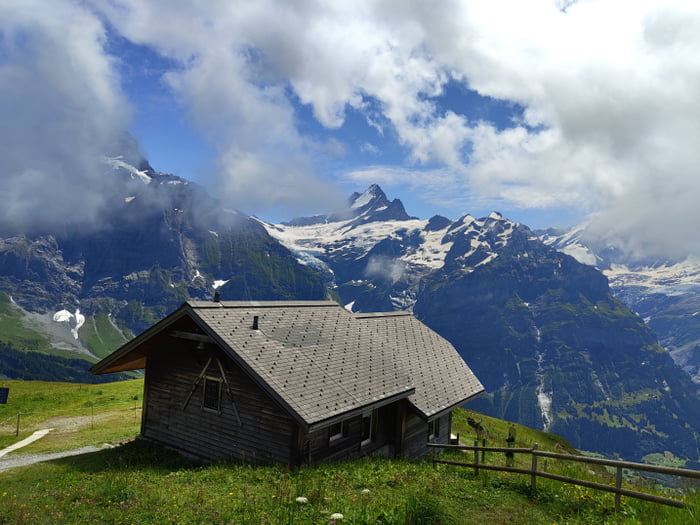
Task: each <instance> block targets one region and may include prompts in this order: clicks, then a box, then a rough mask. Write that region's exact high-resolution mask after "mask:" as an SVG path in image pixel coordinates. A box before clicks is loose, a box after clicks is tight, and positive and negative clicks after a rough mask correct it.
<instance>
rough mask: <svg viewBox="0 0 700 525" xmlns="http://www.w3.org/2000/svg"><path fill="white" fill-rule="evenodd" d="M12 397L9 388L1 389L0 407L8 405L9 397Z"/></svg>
mask: <svg viewBox="0 0 700 525" xmlns="http://www.w3.org/2000/svg"><path fill="white" fill-rule="evenodd" d="M9 395H10V389H9V388H7V387H2V388H0V405H5V404H7V396H9Z"/></svg>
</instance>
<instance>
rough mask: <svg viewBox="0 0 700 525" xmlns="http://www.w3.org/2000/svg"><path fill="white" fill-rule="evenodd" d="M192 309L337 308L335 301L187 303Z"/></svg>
mask: <svg viewBox="0 0 700 525" xmlns="http://www.w3.org/2000/svg"><path fill="white" fill-rule="evenodd" d="M187 304H188V305H189V306H190V307H192V308H279V307H282V306H284V307H294V308H302V307H312V306H315V307H337V308H342V306H341V305H340V304H338V303H336V302H335V301H330V300H329V301H322V300H321V301H187Z"/></svg>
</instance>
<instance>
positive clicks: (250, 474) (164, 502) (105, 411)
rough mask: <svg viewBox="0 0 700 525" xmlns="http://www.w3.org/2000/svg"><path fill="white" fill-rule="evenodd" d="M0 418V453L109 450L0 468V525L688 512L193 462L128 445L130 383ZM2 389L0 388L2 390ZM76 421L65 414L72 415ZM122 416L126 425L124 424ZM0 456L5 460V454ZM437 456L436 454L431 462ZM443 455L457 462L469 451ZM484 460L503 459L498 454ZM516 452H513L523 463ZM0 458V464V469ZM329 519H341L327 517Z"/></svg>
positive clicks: (594, 473)
mask: <svg viewBox="0 0 700 525" xmlns="http://www.w3.org/2000/svg"><path fill="white" fill-rule="evenodd" d="M10 383H11V384H10V385H9V386H10V389H11V390H10V399H9V401H8V404H7V405H0V420H3V419H5V416H6V415H7V416H8V417H11V416H12V414H16V412H17V411H19V410H21V411H23V412H26V413H27V416H26V419H25V417H24V416H23V417H22V420H21V421H22V424H25V422H26V429H21V431H20V436H19V437H16V436H15V435H14V431H15V428H14V427H13V426H12V423H13V422H12V420H10V421H9V422H6V423H5V424H3V425H2V426H0V433H1V435H0V447H4V446H7V445H8V444H10V443H13V442H15V441H17V440H19V439H21V438H22V437H26V436H27V435H29V434H30V433H31V432H32V431H33V430H35V429H37V428H49V427H54V428H55V430H54V431H52V432H51V433H49V434H48V435H47V436H46V437H45V438H42V439H40V440H39V441H37V442H35V443H32V444H31V445H29V446H27V447H26V448H24V449H21V450H18V451H16V452H13V453H11V455H20V454H34V453H40V452H48V451H58V450H67V449H71V448H78V447H81V446H84V445H85V444H92V445H98V446H99V445H101V444H103V443H111V444H113V445H116V446H115V447H114V448H108V449H103V450H100V451H99V452H94V453H89V454H84V455H80V456H73V457H69V458H63V459H57V460H53V461H50V462H46V463H38V464H34V465H29V466H25V467H18V468H15V469H11V470H8V471H5V472H0V524H2V523H8V524H10V523H12V524H20V523H26V524H36V523H66V524H68V523H70V524H73V523H110V524H131V523H133V524H161V523H179V524H255V525H259V524H280V525H281V524H285V525H289V524H300V525H301V524H331V523H336V524H341V523H346V524H355V525H358V524H363V525H365V524H402V525H403V524H411V525H436V524H443V525H447V524H453V525H460V524H479V525H492V524H493V525H503V524H546V525H552V524H557V525H563V524H573V525H582V524H622V525H628V524H629V525H631V524H647V523H648V524H678V525H686V524H691V523H698V515H697V514H696V511H695V510H694V508H693V507H690V508H686V509H672V508H668V507H663V506H659V505H656V504H651V503H645V502H639V501H636V500H632V499H628V498H623V505H622V510H621V512H620V513H619V514H616V513H615V512H614V500H613V496H612V495H611V494H604V493H598V492H595V491H592V490H589V489H585V488H581V487H578V486H574V485H568V484H562V483H558V482H554V481H548V480H544V479H539V480H538V489H537V491H536V492H535V493H532V492H531V491H530V487H529V477H528V476H523V475H519V474H508V473H504V472H487V471H483V470H482V471H481V472H480V473H479V474H478V475H475V474H474V472H473V470H471V469H467V468H463V467H456V466H447V465H438V466H434V465H433V464H432V462H431V461H429V460H423V461H413V462H412V461H403V460H386V459H362V460H357V461H352V462H337V463H324V464H319V465H311V466H304V467H300V468H288V467H286V466H263V467H253V466H249V465H240V464H229V463H217V464H206V465H205V464H200V463H197V462H193V461H190V460H187V459H184V458H183V457H181V456H179V455H178V454H176V453H173V452H170V451H167V450H164V449H162V448H160V447H158V446H156V445H153V444H150V443H147V442H144V441H141V440H133V438H134V437H135V436H136V435H137V434H138V427H139V424H140V400H141V388H142V385H143V383H142V381H140V380H134V381H124V382H119V383H110V384H105V385H71V384H62V383H55V384H50V383H34V382H27V383H25V384H21V382H10ZM4 386H8V385H4ZM76 414H77V415H76ZM135 416H136V417H135ZM467 418H471V419H473V420H477V421H480V422H481V423H482V424H483V426H484V427H485V428H486V429H487V431H488V438H487V439H488V441H487V444H488V445H494V446H505V437H506V436H507V433H508V429H509V427H510V426H511V425H510V423H507V422H504V421H499V420H495V419H492V418H488V417H485V416H482V415H480V414H476V413H474V412H471V411H467V410H459V411H457V413H456V414H455V418H454V419H455V421H454V426H455V429H454V430H455V431H457V432H460V435H461V439H462V441H463V442H465V443H471V442H473V440H474V439H475V437H476V435H475V433H474V430H473V428H472V427H471V426H469V425H468V423H467ZM516 428H517V440H516V443H515V445H516V446H517V447H531V446H532V443H533V442H535V441H536V442H537V443H538V444H539V448H540V449H544V450H555V451H558V452H570V451H572V450H571V448H570V447H569V445H568V444H567V443H566V442H565V441H563V440H561V439H560V438H558V437H556V436H553V435H550V434H545V433H542V432H537V431H534V430H531V429H527V428H525V427H521V426H517V425H516ZM7 457H9V456H7ZM443 457H445V456H443ZM450 457H451V458H452V459H457V460H460V459H461V460H465V461H471V458H472V457H473V453H461V452H454V453H451V454H450ZM484 459H485V460H486V462H487V463H492V464H501V465H502V464H504V458H503V455H502V454H500V453H487V454H486V457H485V458H484ZM529 461H530V457H529V456H525V455H522V456H520V455H516V465H520V466H523V467H524V468H527V465H528V463H529ZM1 462H2V459H0V464H1ZM546 468H547V469H548V470H549V471H552V472H561V473H563V474H567V475H574V476H577V477H587V478H588V479H595V480H596V481H598V482H603V483H610V484H614V478H613V477H612V475H611V474H610V473H608V472H607V471H605V470H604V469H598V468H595V467H593V468H592V467H590V466H580V465H576V464H573V465H572V466H571V465H570V466H566V465H560V464H558V463H557V462H556V461H554V460H552V461H550V463H549V464H548V465H547V466H546ZM341 515H342V517H341Z"/></svg>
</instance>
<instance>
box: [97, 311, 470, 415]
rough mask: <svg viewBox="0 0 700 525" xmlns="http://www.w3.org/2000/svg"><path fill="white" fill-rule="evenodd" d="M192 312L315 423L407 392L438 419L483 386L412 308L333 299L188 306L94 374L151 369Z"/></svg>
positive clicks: (284, 401) (272, 390)
mask: <svg viewBox="0 0 700 525" xmlns="http://www.w3.org/2000/svg"><path fill="white" fill-rule="evenodd" d="M184 316H188V317H189V318H190V319H192V321H194V323H195V324H196V325H197V326H198V327H199V328H200V329H201V330H202V332H203V333H204V334H206V335H207V336H208V337H210V338H211V339H212V340H213V341H214V342H216V343H217V344H218V346H219V347H220V348H222V350H223V351H224V352H225V353H226V354H227V355H228V356H229V357H230V358H231V359H233V361H234V362H236V363H237V364H238V365H239V366H241V367H242V368H243V369H244V370H245V371H246V372H247V373H248V374H249V375H250V376H251V377H252V378H253V379H254V380H255V381H256V382H257V383H258V384H259V385H260V386H261V387H262V388H263V389H264V390H266V391H267V392H268V393H269V394H270V395H271V396H272V397H273V398H274V399H276V400H277V401H278V402H279V403H280V404H281V405H282V406H284V407H285V408H286V409H287V410H288V411H289V412H290V414H291V415H292V416H293V417H294V418H295V419H297V420H298V421H299V422H300V423H302V424H303V425H304V426H306V427H307V428H314V427H319V426H324V425H325V424H329V423H330V422H332V421H334V420H337V419H339V418H340V417H344V416H345V415H347V414H349V413H353V412H356V411H358V410H367V409H369V408H373V407H378V406H382V405H385V404H388V403H390V402H392V401H394V400H397V399H400V398H407V399H408V401H409V402H410V403H411V404H412V405H413V406H414V407H415V408H416V410H417V411H418V412H419V414H421V415H422V417H424V418H425V419H431V418H432V417H434V416H437V415H440V414H442V413H444V412H446V411H448V410H451V409H452V408H454V407H456V406H459V405H461V404H462V403H464V402H466V401H467V400H468V399H470V398H472V397H474V396H476V395H478V394H480V393H481V392H483V387H482V385H481V383H480V382H479V380H478V379H477V378H476V377H475V376H474V374H473V373H472V371H471V370H470V369H469V367H468V366H467V365H466V363H465V362H464V361H463V360H462V358H461V357H460V356H459V354H458V353H457V351H456V350H455V349H454V347H453V346H452V345H451V344H450V343H449V342H448V341H447V340H445V339H444V338H442V337H441V336H439V335H438V334H437V333H435V332H434V331H432V330H431V329H429V328H428V327H427V326H425V325H424V324H423V323H421V322H420V321H418V320H417V319H415V318H414V317H413V316H412V315H411V314H409V313H405V312H390V313H381V314H351V313H350V312H348V311H347V310H345V309H344V308H343V307H342V306H340V305H338V304H337V303H335V302H332V301H304V302H286V301H285V302H281V301H280V302H188V303H185V304H183V305H182V306H181V307H180V309H178V310H177V311H176V312H174V313H173V314H171V315H170V316H168V317H166V318H165V319H164V320H163V321H161V322H160V323H157V324H156V325H154V326H153V327H151V328H150V329H149V330H147V331H146V332H144V333H143V334H141V335H140V336H138V337H137V338H135V339H134V340H132V341H131V342H129V343H127V344H126V345H124V346H123V347H122V348H120V349H119V350H117V351H116V352H114V353H113V354H111V355H110V356H108V357H107V358H105V359H104V360H102V361H101V362H99V363H97V364H96V365H94V366H93V367H92V369H91V370H92V371H93V372H94V373H107V372H116V371H123V370H129V369H136V368H144V367H145V365H146V358H147V356H148V354H149V353H151V352H154V351H159V350H158V348H157V347H156V346H153V345H151V346H149V345H148V341H149V340H150V339H151V338H152V337H153V336H155V335H156V334H160V333H163V332H164V331H165V330H166V329H167V328H168V327H170V326H171V325H173V323H175V322H176V321H177V320H179V319H181V318H182V317H184ZM254 318H257V328H256V329H254V328H253V319H254Z"/></svg>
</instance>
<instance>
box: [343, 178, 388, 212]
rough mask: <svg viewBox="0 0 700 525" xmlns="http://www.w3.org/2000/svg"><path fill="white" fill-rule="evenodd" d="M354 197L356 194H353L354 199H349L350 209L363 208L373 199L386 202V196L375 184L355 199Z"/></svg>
mask: <svg viewBox="0 0 700 525" xmlns="http://www.w3.org/2000/svg"><path fill="white" fill-rule="evenodd" d="M355 195H357V194H353V197H354V198H351V204H350V208H351V209H357V208H362V207H363V206H366V205H367V204H369V203H370V202H372V201H373V200H375V199H382V200H386V196H385V195H384V192H383V191H382V189H381V188H380V187H379V186H377V185H376V184H372V185H371V186H370V187H369V188H367V189H366V190H365V191H364V192H363V193H362V195H359V196H357V197H355Z"/></svg>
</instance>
